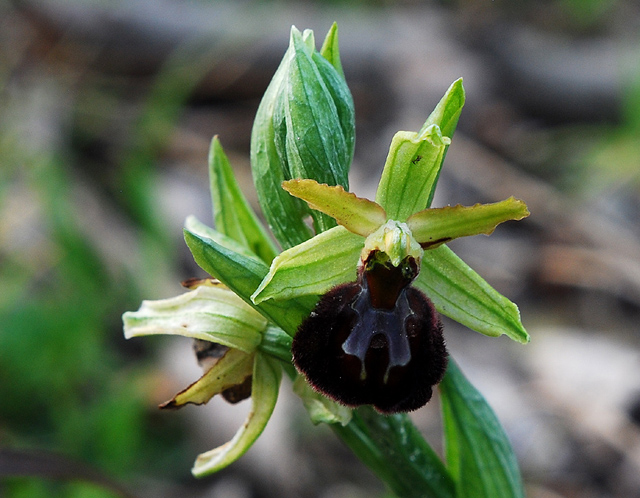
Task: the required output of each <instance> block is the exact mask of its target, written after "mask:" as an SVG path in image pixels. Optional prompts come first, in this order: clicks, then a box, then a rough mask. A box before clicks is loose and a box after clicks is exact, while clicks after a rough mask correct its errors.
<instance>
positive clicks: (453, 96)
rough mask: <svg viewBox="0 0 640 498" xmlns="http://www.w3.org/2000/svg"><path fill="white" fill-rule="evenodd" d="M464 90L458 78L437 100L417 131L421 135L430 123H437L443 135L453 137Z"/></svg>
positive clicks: (460, 79)
mask: <svg viewBox="0 0 640 498" xmlns="http://www.w3.org/2000/svg"><path fill="white" fill-rule="evenodd" d="M464 101H465V92H464V87H463V86H462V78H458V79H457V80H456V81H454V82H453V83H452V84H451V86H450V87H449V88H448V89H447V91H446V92H445V94H444V96H443V97H442V98H441V99H440V102H438V105H436V107H435V109H434V110H433V112H432V113H431V114H430V115H429V117H428V118H427V120H426V121H425V122H424V124H423V125H422V128H420V131H419V132H418V134H419V135H422V134H423V133H424V132H425V131H426V130H427V128H429V127H430V126H432V125H438V127H439V128H440V130H442V134H443V135H444V136H445V137H449V138H453V133H454V132H455V131H456V126H457V125H458V118H460V113H461V112H462V107H463V106H464Z"/></svg>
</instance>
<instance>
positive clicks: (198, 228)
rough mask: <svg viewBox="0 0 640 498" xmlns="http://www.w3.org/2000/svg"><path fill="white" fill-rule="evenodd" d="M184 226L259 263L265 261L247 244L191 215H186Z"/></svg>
mask: <svg viewBox="0 0 640 498" xmlns="http://www.w3.org/2000/svg"><path fill="white" fill-rule="evenodd" d="M184 227H185V228H186V229H187V230H189V231H190V232H192V233H195V234H197V235H201V236H203V237H207V238H209V239H211V240H213V241H215V242H216V243H217V244H220V245H221V246H223V247H225V248H227V249H229V250H230V251H233V252H236V253H238V254H240V255H241V256H243V257H245V258H250V259H253V260H255V261H257V262H259V263H265V261H264V260H263V259H262V258H260V256H258V255H257V254H256V253H254V252H253V251H252V250H251V249H249V248H248V247H247V246H245V245H243V244H241V243H240V242H238V241H236V240H234V239H232V238H231V237H228V236H227V235H225V234H223V233H222V232H219V231H218V230H216V229H215V228H211V227H208V226H207V225H205V224H204V223H202V222H201V221H200V220H198V218H196V217H195V216H193V215H192V216H187V219H186V220H185V222H184ZM267 264H268V263H267Z"/></svg>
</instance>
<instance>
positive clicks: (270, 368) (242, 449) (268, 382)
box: [191, 354, 282, 477]
mask: <svg viewBox="0 0 640 498" xmlns="http://www.w3.org/2000/svg"><path fill="white" fill-rule="evenodd" d="M281 377H282V369H281V368H280V365H279V364H278V362H277V361H276V360H273V359H271V358H268V357H266V356H264V355H262V354H256V355H255V361H254V365H253V378H252V383H251V411H250V412H249V414H248V415H247V418H246V420H245V421H244V423H243V424H242V425H241V426H240V429H239V430H238V432H236V434H235V435H234V436H233V438H232V439H231V441H229V442H227V443H225V444H223V445H222V446H219V447H218V448H214V449H213V450H211V451H207V452H206V453H202V454H201V455H198V458H197V459H196V462H195V464H194V466H193V469H191V472H192V473H193V475H194V476H196V477H203V476H206V475H209V474H213V473H214V472H217V471H219V470H220V469H223V468H224V467H227V466H228V465H230V464H232V463H233V462H235V461H236V460H237V459H238V458H240V457H241V456H242V455H244V454H245V453H246V452H247V450H248V449H249V448H250V447H251V445H252V444H253V443H254V442H255V440H256V439H257V438H258V436H260V434H262V431H263V430H264V428H265V427H266V425H267V422H268V421H269V418H270V417H271V414H272V413H273V409H274V408H275V406H276V401H277V399H278V390H279V387H280V379H281Z"/></svg>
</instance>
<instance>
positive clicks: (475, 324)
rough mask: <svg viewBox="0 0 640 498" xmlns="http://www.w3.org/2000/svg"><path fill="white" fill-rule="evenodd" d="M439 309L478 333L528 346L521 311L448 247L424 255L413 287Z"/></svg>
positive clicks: (527, 335)
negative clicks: (502, 337)
mask: <svg viewBox="0 0 640 498" xmlns="http://www.w3.org/2000/svg"><path fill="white" fill-rule="evenodd" d="M413 284H414V285H415V286H416V287H417V288H419V289H420V290H422V291H423V292H424V293H425V294H426V295H427V296H429V298H430V299H431V300H432V301H433V304H434V305H435V307H436V309H437V310H438V311H439V312H440V313H442V314H444V315H447V316H448V317H450V318H453V319H454V320H456V321H457V322H460V323H461V324H463V325H465V326H466V327H469V328H470V329H472V330H475V331H476V332H480V333H481V334H484V335H488V336H491V337H497V336H500V335H502V334H505V335H507V336H508V337H510V338H511V339H513V340H514V341H518V342H521V343H527V342H529V334H527V331H526V330H525V329H524V327H523V325H522V322H521V321H520V312H519V311H518V307H517V306H516V305H515V304H513V303H512V302H511V301H509V300H508V299H507V298H506V297H504V296H503V295H502V294H500V293H498V292H497V291H496V290H495V289H494V288H493V287H491V286H490V285H489V284H488V283H487V282H486V281H485V280H484V279H483V278H482V277H480V275H478V274H477V273H476V272H475V271H473V270H472V269H471V268H470V267H469V266H468V265H467V264H466V263H465V262H464V261H462V260H461V259H460V258H459V257H458V256H456V255H455V254H454V252H453V251H452V250H451V249H449V248H448V247H447V246H445V245H442V246H440V247H437V248H436V249H433V250H430V251H425V252H424V256H423V257H422V264H421V269H420V274H419V275H418V278H416V280H414V283H413Z"/></svg>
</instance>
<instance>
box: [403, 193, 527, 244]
mask: <svg viewBox="0 0 640 498" xmlns="http://www.w3.org/2000/svg"><path fill="white" fill-rule="evenodd" d="M526 216H529V211H528V210H527V205H526V204H525V203H524V202H522V201H519V200H517V199H515V198H513V197H509V198H508V199H505V200H504V201H501V202H494V203H492V204H476V205H475V206H471V207H466V206H460V205H457V206H447V207H443V208H438V209H425V210H424V211H418V212H417V213H414V214H412V215H411V216H410V217H409V219H408V220H407V225H408V226H409V228H410V229H411V233H412V234H413V236H414V238H415V239H416V240H417V241H418V242H419V243H420V245H421V246H422V247H423V248H424V249H427V248H434V247H437V246H439V245H441V244H444V243H445V242H448V241H450V240H453V239H456V238H458V237H467V236H470V235H478V234H481V233H483V234H486V235H490V234H492V233H493V231H494V230H495V228H496V226H497V225H499V224H500V223H503V222H505V221H509V220H521V219H522V218H525V217H526Z"/></svg>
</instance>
